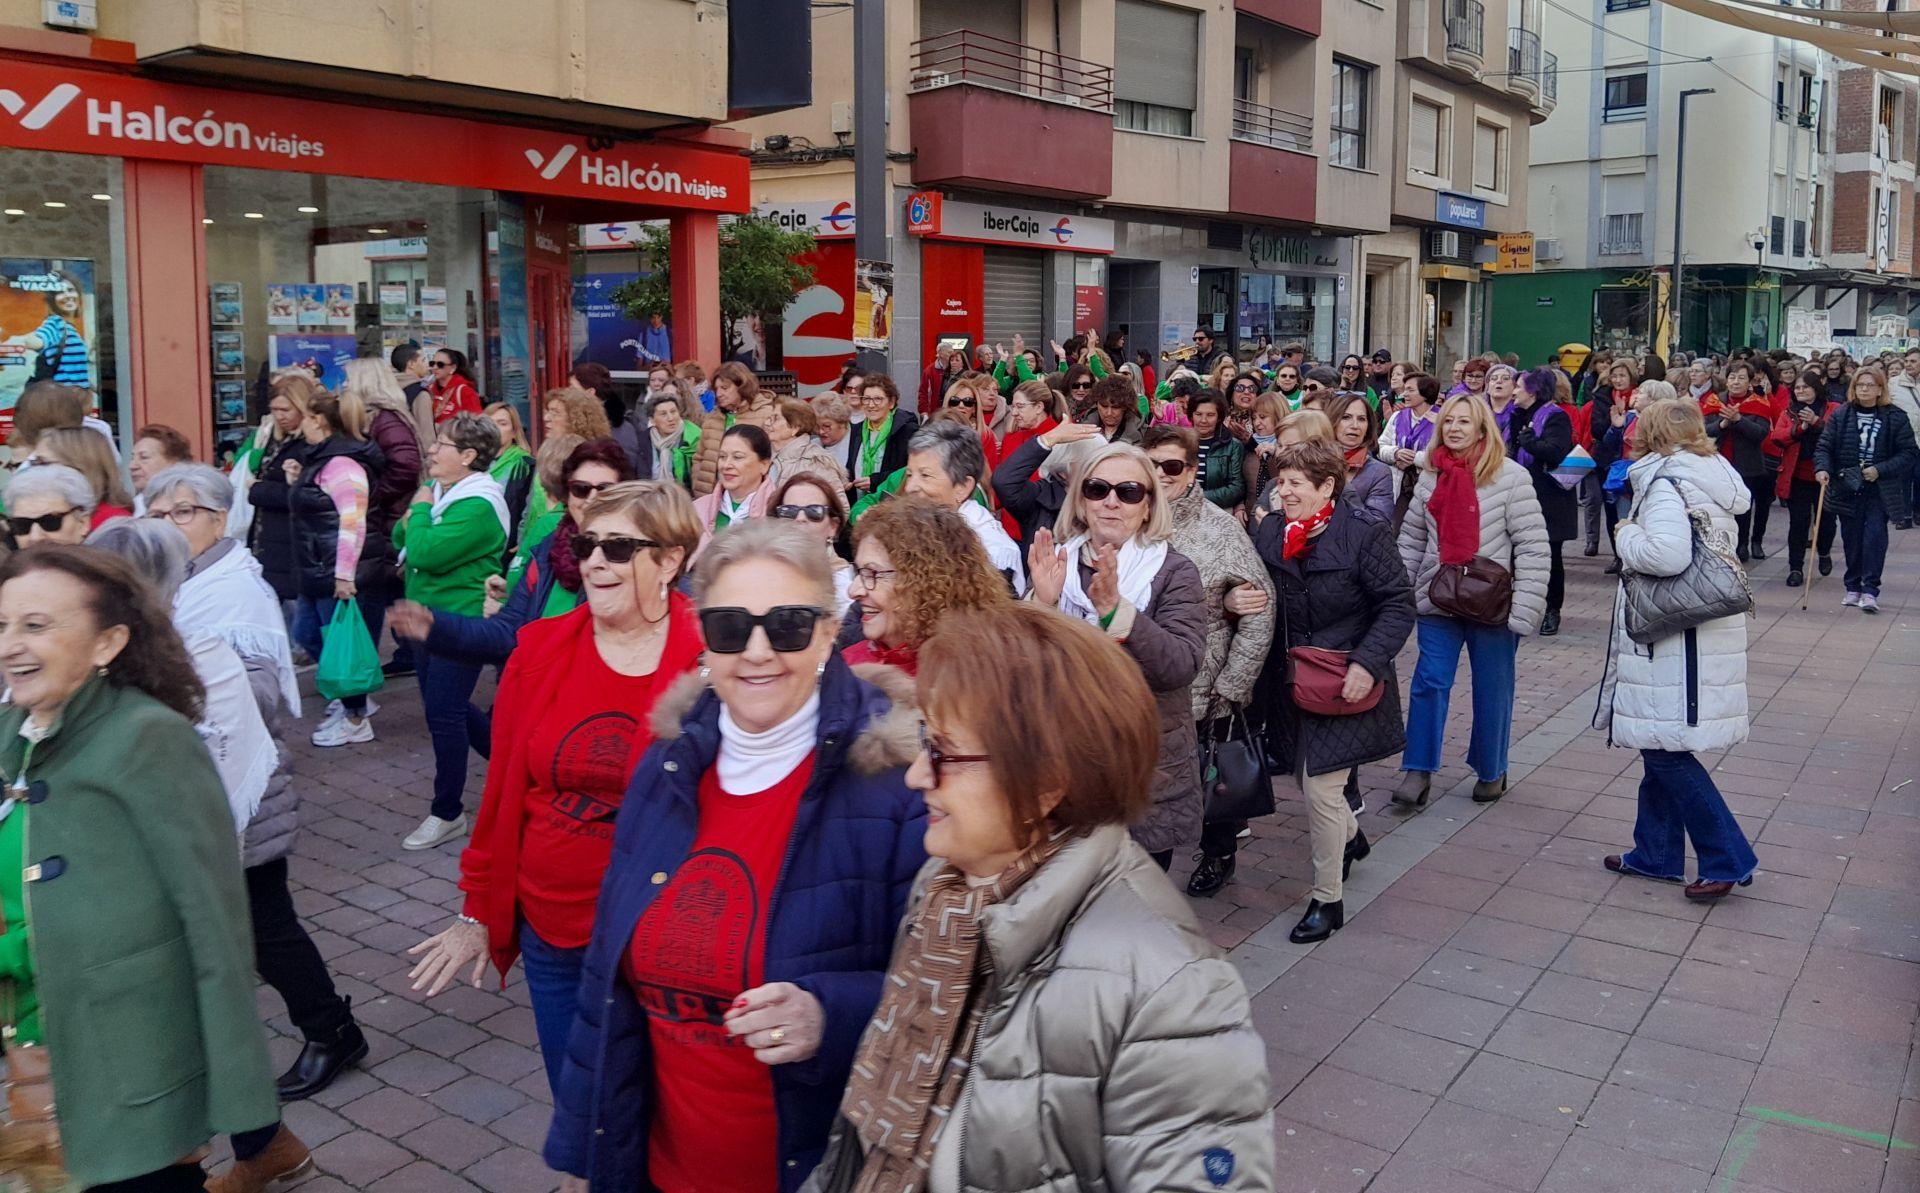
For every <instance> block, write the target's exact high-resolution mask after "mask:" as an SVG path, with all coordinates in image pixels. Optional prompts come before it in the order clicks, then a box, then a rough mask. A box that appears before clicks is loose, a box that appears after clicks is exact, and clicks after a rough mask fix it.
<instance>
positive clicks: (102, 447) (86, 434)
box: [33, 427, 159, 530]
mask: <svg viewBox="0 0 1920 1193" xmlns="http://www.w3.org/2000/svg"><path fill="white" fill-rule="evenodd" d="M33 458H34V464H35V466H36V467H37V466H39V465H41V464H60V465H64V466H66V467H68V468H71V469H73V470H74V471H75V472H78V473H79V474H80V475H81V476H84V477H86V478H87V484H88V486H89V487H90V488H92V490H93V502H92V505H91V509H92V513H90V514H89V515H88V523H89V524H88V529H90V530H98V529H99V528H100V526H101V525H102V524H103V523H106V522H108V521H111V520H112V519H114V518H125V517H127V516H129V515H130V514H132V513H133V512H134V511H135V509H136V508H137V507H140V501H139V498H138V497H136V496H134V495H131V494H129V493H128V492H127V488H126V486H125V485H123V484H121V483H120V462H119V461H118V460H117V459H115V458H114V454H113V445H112V444H111V443H110V442H109V441H108V440H107V439H106V438H104V437H103V436H101V435H99V434H97V433H95V432H94V431H91V430H89V429H88V428H86V427H54V428H53V429H51V430H49V431H46V432H44V433H42V434H41V436H40V438H39V440H38V441H37V442H36V443H35V445H34V449H33ZM154 471H156V472H158V471H159V469H157V468H156V469H155V470H154Z"/></svg>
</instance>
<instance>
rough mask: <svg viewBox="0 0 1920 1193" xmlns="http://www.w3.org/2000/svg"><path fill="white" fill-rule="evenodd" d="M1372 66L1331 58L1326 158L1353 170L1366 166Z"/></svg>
mask: <svg viewBox="0 0 1920 1193" xmlns="http://www.w3.org/2000/svg"><path fill="white" fill-rule="evenodd" d="M1372 89H1373V68H1372V67H1370V66H1362V65H1361V64H1360V63H1358V62H1345V61H1342V60H1341V59H1339V58H1335V59H1334V60H1333V118H1332V119H1331V120H1329V121H1328V122H1327V123H1328V127H1329V130H1330V131H1329V134H1328V135H1329V138H1330V141H1331V143H1330V144H1329V145H1328V146H1327V153H1328V160H1329V161H1331V162H1332V163H1333V164H1334V165H1336V166H1350V167H1352V168H1353V169H1355V170H1364V169H1366V168H1367V125H1368V123H1369V119H1368V117H1369V114H1370V109H1371V108H1372V101H1373V96H1372Z"/></svg>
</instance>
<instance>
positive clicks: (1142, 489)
mask: <svg viewBox="0 0 1920 1193" xmlns="http://www.w3.org/2000/svg"><path fill="white" fill-rule="evenodd" d="M1109 493H1111V494H1113V495H1114V496H1115V497H1118V498H1119V499H1120V501H1121V504H1123V505H1139V504H1140V503H1141V502H1143V501H1145V500H1146V499H1147V487H1146V486H1145V485H1143V484H1141V483H1140V482H1139V481H1121V482H1120V483H1119V484H1117V485H1115V484H1109V483H1108V482H1106V481H1103V480H1101V479H1100V478H1098V477H1093V476H1090V477H1088V478H1087V479H1086V480H1083V481H1081V482H1080V496H1082V497H1084V498H1086V499H1087V500H1088V501H1105V500H1106V499H1107V494H1109Z"/></svg>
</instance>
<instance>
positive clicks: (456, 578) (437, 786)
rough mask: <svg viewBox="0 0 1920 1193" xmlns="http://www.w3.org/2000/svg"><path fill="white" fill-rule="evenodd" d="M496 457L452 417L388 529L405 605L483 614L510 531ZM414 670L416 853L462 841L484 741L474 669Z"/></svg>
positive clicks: (492, 442)
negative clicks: (426, 789)
mask: <svg viewBox="0 0 1920 1193" xmlns="http://www.w3.org/2000/svg"><path fill="white" fill-rule="evenodd" d="M597 409H598V408H597V407H596V410H597ZM498 450H500V433H499V431H498V430H496V429H495V428H494V425H493V422H492V420H491V419H488V418H486V417H484V416H482V415H478V414H457V415H455V416H454V417H453V418H451V419H449V420H448V421H447V422H446V423H444V424H442V425H441V427H440V430H439V433H438V434H437V435H436V436H435V437H434V441H433V451H432V452H430V453H429V454H428V456H427V476H428V478H429V479H428V482H427V483H426V484H424V485H422V486H421V487H420V491H419V492H418V493H416V494H414V498H413V509H412V510H410V511H409V512H408V514H407V517H406V520H405V521H403V522H401V523H400V525H399V526H397V527H395V528H394V536H393V541H394V545H395V546H396V547H398V548H400V549H401V550H403V551H405V552H406V599H407V600H409V601H412V602H413V603H415V604H417V605H425V606H427V607H428V608H430V609H434V610H439V611H444V612H447V613H459V614H464V615H466V616H468V617H475V616H478V615H479V614H480V613H481V612H482V610H483V608H484V606H485V602H486V598H487V577H489V576H491V575H493V574H494V573H495V572H498V571H499V570H500V558H501V554H502V552H503V551H505V549H506V545H507V528H508V525H509V523H508V520H507V500H506V495H505V494H503V493H502V492H501V491H500V485H499V483H498V482H497V481H495V480H494V479H493V478H492V477H491V476H488V475H487V466H488V465H490V464H492V463H493V455H494V453H495V452H496V451H498ZM414 666H415V668H416V669H417V671H418V674H419V677H420V703H421V706H422V708H423V709H424V711H425V713H426V719H427V732H428V734H429V735H430V736H431V737H432V739H433V806H432V808H431V809H430V810H429V811H428V813H427V817H426V819H425V820H423V821H421V822H420V827H419V828H417V829H415V830H414V831H413V832H411V833H409V834H408V835H407V838H406V840H404V841H403V842H401V846H402V848H405V849H416V850H417V849H432V848H433V847H434V846H436V845H439V844H441V843H442V842H444V841H448V840H451V839H452V838H454V837H457V836H460V835H461V834H463V833H465V832H466V831H467V814H466V812H465V810H464V809H463V807H462V803H463V793H464V791H465V788H466V785H467V750H468V748H469V746H470V744H471V742H472V740H473V739H474V738H475V737H478V738H479V739H480V740H481V741H484V740H486V737H485V731H484V727H483V726H481V725H480V724H479V723H478V722H477V720H476V718H475V716H474V711H473V706H472V704H471V703H470V701H471V700H472V699H473V687H474V685H475V684H476V683H478V682H479V680H480V668H479V667H478V666H475V665H473V664H471V663H463V662H456V661H454V660H453V659H450V658H447V657H445V656H436V655H434V654H433V653H431V652H430V651H421V652H418V653H417V654H416V656H415V658H414Z"/></svg>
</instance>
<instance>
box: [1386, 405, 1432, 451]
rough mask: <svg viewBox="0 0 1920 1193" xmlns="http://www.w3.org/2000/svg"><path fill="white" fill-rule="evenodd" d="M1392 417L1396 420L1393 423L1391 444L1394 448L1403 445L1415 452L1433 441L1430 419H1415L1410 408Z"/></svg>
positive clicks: (1423, 448)
mask: <svg viewBox="0 0 1920 1193" xmlns="http://www.w3.org/2000/svg"><path fill="white" fill-rule="evenodd" d="M1394 418H1395V419H1397V420H1398V421H1397V422H1395V423H1394V432H1393V446H1394V447H1395V448H1402V447H1404V448H1406V449H1408V450H1409V451H1416V452H1417V451H1423V450H1425V448H1426V446H1427V445H1428V444H1429V443H1432V442H1433V420H1432V419H1428V418H1421V419H1419V420H1418V421H1415V416H1414V413H1413V411H1411V410H1402V411H1401V412H1400V413H1398V414H1396V415H1394Z"/></svg>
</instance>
